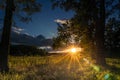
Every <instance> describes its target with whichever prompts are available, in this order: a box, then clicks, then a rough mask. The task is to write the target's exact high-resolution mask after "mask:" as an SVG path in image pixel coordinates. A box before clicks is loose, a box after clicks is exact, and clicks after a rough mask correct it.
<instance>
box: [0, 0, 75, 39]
mask: <svg viewBox="0 0 120 80" xmlns="http://www.w3.org/2000/svg"><path fill="white" fill-rule="evenodd" d="M39 2H40V3H41V4H42V10H41V12H39V13H36V14H35V15H33V16H32V22H30V23H28V24H26V23H22V22H18V21H17V26H20V27H21V28H23V29H24V32H25V33H28V34H30V35H32V36H37V35H40V34H42V35H43V36H45V37H46V38H52V37H53V36H55V35H56V33H57V24H56V23H55V22H54V20H56V19H70V18H71V17H72V16H73V14H74V13H73V12H72V11H69V12H65V11H64V10H61V9H60V8H56V9H54V10H52V9H51V5H52V3H51V2H50V0H39ZM1 13H2V12H0V15H1ZM0 17H1V16H0Z"/></svg>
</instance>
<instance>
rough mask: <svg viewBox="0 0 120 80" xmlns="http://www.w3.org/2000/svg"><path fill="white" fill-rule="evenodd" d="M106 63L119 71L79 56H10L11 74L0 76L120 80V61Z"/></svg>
mask: <svg viewBox="0 0 120 80" xmlns="http://www.w3.org/2000/svg"><path fill="white" fill-rule="evenodd" d="M106 61H107V63H108V64H109V65H110V66H114V67H117V68H118V70H116V69H114V68H111V69H110V68H108V69H106V68H104V67H101V66H98V65H95V61H94V60H91V59H90V58H89V57H81V56H78V55H52V56H46V57H40V56H24V57H13V56H9V66H10V72H9V73H7V74H0V80H120V72H119V69H120V59H111V58H107V59H106Z"/></svg>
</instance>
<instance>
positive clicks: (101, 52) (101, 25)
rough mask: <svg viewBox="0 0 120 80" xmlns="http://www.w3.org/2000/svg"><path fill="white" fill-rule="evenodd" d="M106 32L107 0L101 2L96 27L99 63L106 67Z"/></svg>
mask: <svg viewBox="0 0 120 80" xmlns="http://www.w3.org/2000/svg"><path fill="white" fill-rule="evenodd" d="M104 30H105V0H100V18H99V21H98V25H97V27H96V47H97V48H96V52H97V63H98V64H100V65H106V62H105V47H104Z"/></svg>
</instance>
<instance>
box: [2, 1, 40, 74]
mask: <svg viewBox="0 0 120 80" xmlns="http://www.w3.org/2000/svg"><path fill="white" fill-rule="evenodd" d="M15 1H16V2H17V3H18V4H15ZM5 3H6V7H5V17H4V25H3V32H2V39H1V46H0V50H1V54H0V72H8V71H9V67H8V54H9V52H10V33H11V27H12V24H13V12H15V10H16V12H17V13H18V12H19V9H20V11H22V12H25V13H26V14H27V15H29V16H31V15H32V14H33V13H35V12H39V11H40V7H41V5H40V4H39V3H36V0H29V1H28V0H24V1H22V0H6V2H5ZM21 6H22V7H21ZM21 8H22V9H21ZM18 15H19V14H18ZM19 17H20V20H21V21H23V22H27V21H28V20H30V17H23V16H20V15H19Z"/></svg>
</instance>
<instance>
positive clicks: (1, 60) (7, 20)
mask: <svg viewBox="0 0 120 80" xmlns="http://www.w3.org/2000/svg"><path fill="white" fill-rule="evenodd" d="M13 8H14V0H7V1H6V8H5V17H4V26H3V32H2V39H1V47H0V49H1V50H0V51H1V52H0V72H8V70H9V68H8V54H9V50H10V32H11V26H12V16H13Z"/></svg>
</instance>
